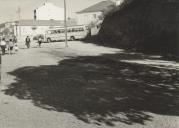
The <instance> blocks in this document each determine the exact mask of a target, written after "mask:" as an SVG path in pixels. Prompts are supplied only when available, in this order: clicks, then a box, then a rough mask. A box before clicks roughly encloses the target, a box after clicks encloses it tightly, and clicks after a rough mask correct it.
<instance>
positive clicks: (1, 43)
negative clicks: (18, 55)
mask: <svg viewBox="0 0 179 128" xmlns="http://www.w3.org/2000/svg"><path fill="white" fill-rule="evenodd" d="M0 45H1V50H2V55H4V54H5V52H6V50H5V49H6V42H5V39H4V38H2V40H1V42H0Z"/></svg>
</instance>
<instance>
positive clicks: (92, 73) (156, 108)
mask: <svg viewBox="0 0 179 128" xmlns="http://www.w3.org/2000/svg"><path fill="white" fill-rule="evenodd" d="M19 47H20V50H19V51H18V53H15V54H13V55H5V56H2V71H1V72H2V81H1V93H0V96H1V97H0V128H178V127H179V111H178V109H177V108H178V107H179V106H178V104H179V103H178V98H179V97H178V90H177V89H178V86H179V85H178V79H177V78H176V79H174V77H177V76H178V74H177V69H178V67H179V65H178V64H177V63H175V62H169V61H163V60H160V59H158V58H156V57H148V56H145V55H141V54H134V53H125V52H124V51H123V50H120V49H113V48H106V47H100V46H95V45H93V44H84V43H82V42H80V41H74V42H69V47H68V48H64V43H63V42H57V43H50V44H43V46H42V48H38V47H36V44H35V43H33V44H32V48H31V49H26V48H25V47H24V46H23V45H20V46H19ZM135 57H136V58H135ZM151 59H153V61H152V62H153V63H150V64H149V65H147V64H146V63H147V62H148V61H150V62H151ZM139 60H140V62H139ZM141 62H143V63H141ZM154 62H156V63H154ZM146 65H147V66H146ZM126 67H127V68H126ZM166 68H171V70H168V69H166ZM119 69H120V72H119V71H118V70H119ZM142 69H145V70H144V71H142V72H141V71H140V70H142ZM135 71H136V72H138V73H139V75H141V76H140V79H139V76H136V75H135V74H136V72H135ZM146 72H147V73H148V74H150V73H151V74H154V75H159V76H161V77H158V79H155V78H156V77H155V78H154V77H153V76H151V74H150V76H148V74H147V75H146ZM161 73H162V75H161ZM124 74H125V75H124ZM121 75H123V76H121ZM131 75H132V76H131ZM143 76H146V77H143ZM148 77H151V79H152V81H151V80H150V81H149V80H148ZM171 78H173V80H172V83H171V81H170V80H169V79H171ZM165 79H167V80H168V81H167V80H166V81H165ZM161 81H164V82H163V83H162V82H161ZM149 83H150V87H146V86H145V87H141V86H142V85H143V84H146V85H149ZM162 84H163V85H162ZM159 85H160V87H159ZM173 85H175V86H173ZM131 86H132V87H131ZM155 86H157V87H155ZM170 88H171V89H170ZM172 88H173V90H172ZM158 91H159V92H160V93H159V94H158ZM161 91H163V92H164V93H161ZM154 95H155V96H154ZM165 96H166V97H165ZM149 97H152V98H149ZM153 99H156V100H153ZM152 103H154V104H153V105H152ZM165 105H166V106H165Z"/></svg>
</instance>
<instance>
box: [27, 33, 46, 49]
mask: <svg viewBox="0 0 179 128" xmlns="http://www.w3.org/2000/svg"><path fill="white" fill-rule="evenodd" d="M42 41H43V39H42V37H39V38H38V44H39V47H41V44H42ZM30 43H31V39H30V37H29V36H27V37H26V39H25V45H26V47H27V48H28V49H29V48H30Z"/></svg>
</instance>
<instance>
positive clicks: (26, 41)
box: [25, 36, 31, 48]
mask: <svg viewBox="0 0 179 128" xmlns="http://www.w3.org/2000/svg"><path fill="white" fill-rule="evenodd" d="M30 42H31V41H30V38H29V36H27V37H26V39H25V45H26V46H27V48H30Z"/></svg>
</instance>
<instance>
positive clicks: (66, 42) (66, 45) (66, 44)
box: [64, 0, 68, 47]
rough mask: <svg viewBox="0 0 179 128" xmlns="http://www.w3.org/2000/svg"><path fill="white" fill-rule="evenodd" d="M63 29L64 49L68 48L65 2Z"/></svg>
mask: <svg viewBox="0 0 179 128" xmlns="http://www.w3.org/2000/svg"><path fill="white" fill-rule="evenodd" d="M64 28H65V47H68V39H67V13H66V0H64Z"/></svg>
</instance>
